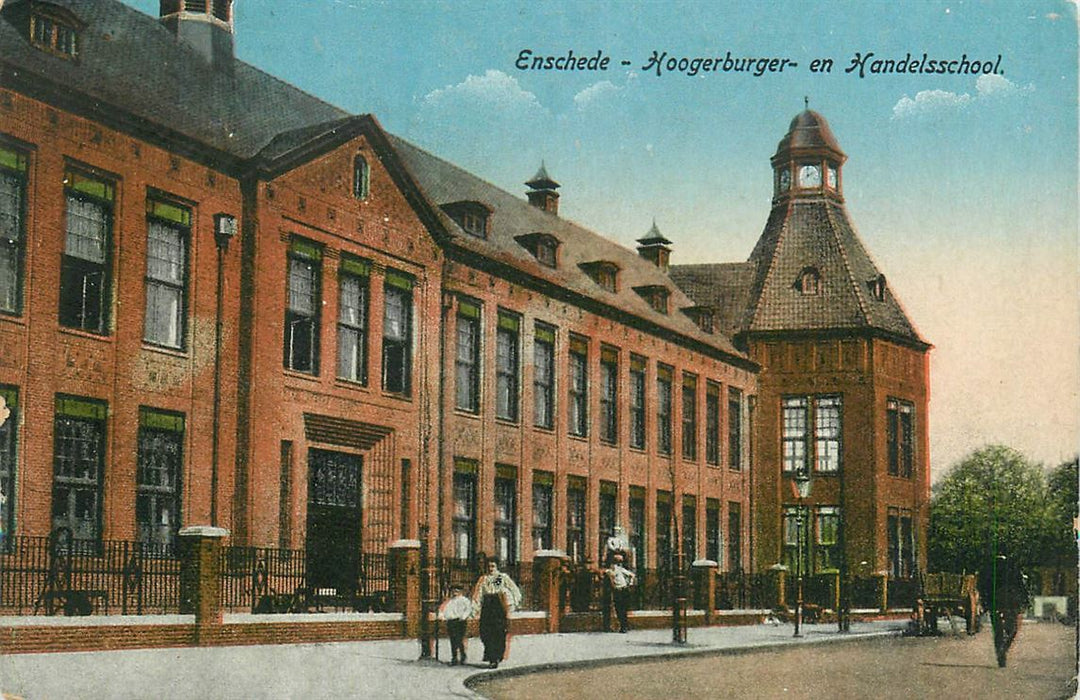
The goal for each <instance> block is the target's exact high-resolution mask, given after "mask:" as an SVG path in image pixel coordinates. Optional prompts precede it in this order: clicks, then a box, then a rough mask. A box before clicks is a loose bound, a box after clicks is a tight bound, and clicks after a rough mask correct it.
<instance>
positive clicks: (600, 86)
mask: <svg viewBox="0 0 1080 700" xmlns="http://www.w3.org/2000/svg"><path fill="white" fill-rule="evenodd" d="M619 90H620V88H617V87H615V85H614V84H613V83H612V82H611V81H610V80H601V81H600V82H599V83H594V84H593V85H590V86H589V87H587V88H585V89H584V90H582V91H581V92H579V93H578V94H576V95H574V105H575V106H576V107H577V108H578V109H588V108H589V107H590V106H591V105H593V104H596V103H597V102H598V101H600V100H603V99H604V98H605V97H607V96H609V95H615V94H617V93H618V92H619Z"/></svg>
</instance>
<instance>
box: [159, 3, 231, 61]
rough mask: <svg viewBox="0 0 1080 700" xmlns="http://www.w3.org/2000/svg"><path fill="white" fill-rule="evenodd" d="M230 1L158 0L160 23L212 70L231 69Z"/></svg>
mask: <svg viewBox="0 0 1080 700" xmlns="http://www.w3.org/2000/svg"><path fill="white" fill-rule="evenodd" d="M232 5H233V0H161V5H160V8H161V11H160V19H161V23H162V24H164V25H165V26H166V27H168V28H169V30H170V31H172V33H173V34H175V35H176V36H177V37H179V38H180V39H182V40H183V41H184V42H185V43H187V44H188V45H189V46H190V47H191V48H193V49H195V50H196V51H197V52H198V53H200V54H201V55H202V56H203V58H205V59H206V61H207V63H209V64H210V65H212V66H214V67H215V68H223V69H225V70H232V66H233V8H232Z"/></svg>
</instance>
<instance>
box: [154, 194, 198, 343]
mask: <svg viewBox="0 0 1080 700" xmlns="http://www.w3.org/2000/svg"><path fill="white" fill-rule="evenodd" d="M146 217H147V221H146V227H147V235H146V238H147V241H146V319H145V323H144V325H143V339H144V340H146V342H148V343H155V344H157V345H164V346H166V347H170V348H180V347H183V345H184V336H185V328H184V326H185V323H184V322H185V318H186V316H187V257H188V250H187V249H188V240H189V239H190V237H191V210H190V209H188V208H187V207H183V206H180V205H177V204H173V203H171V202H167V201H164V200H160V199H155V198H147V200H146Z"/></svg>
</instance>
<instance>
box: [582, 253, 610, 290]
mask: <svg viewBox="0 0 1080 700" xmlns="http://www.w3.org/2000/svg"><path fill="white" fill-rule="evenodd" d="M581 269H582V270H584V271H585V274H587V275H588V276H589V277H591V278H592V281H593V282H596V283H597V284H598V285H600V288H601V289H605V290H607V291H609V292H617V291H619V266H618V265H616V264H615V263H613V262H611V261H610V260H596V261H593V262H587V263H582V264H581Z"/></svg>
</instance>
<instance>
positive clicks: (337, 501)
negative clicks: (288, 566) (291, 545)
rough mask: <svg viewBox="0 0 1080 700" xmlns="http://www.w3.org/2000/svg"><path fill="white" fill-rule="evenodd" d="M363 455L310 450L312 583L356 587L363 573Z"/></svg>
mask: <svg viewBox="0 0 1080 700" xmlns="http://www.w3.org/2000/svg"><path fill="white" fill-rule="evenodd" d="M362 462H363V458H362V457H360V456H359V455H353V454H348V453H345V452H331V451H329V450H317V449H311V450H308V503H307V546H306V552H307V579H308V580H307V583H308V585H309V586H311V587H313V588H334V589H337V591H338V593H343V592H346V591H353V590H354V589H355V588H356V583H357V580H358V579H359V574H360V532H361V523H362V521H361V518H360V474H361V465H362Z"/></svg>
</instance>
